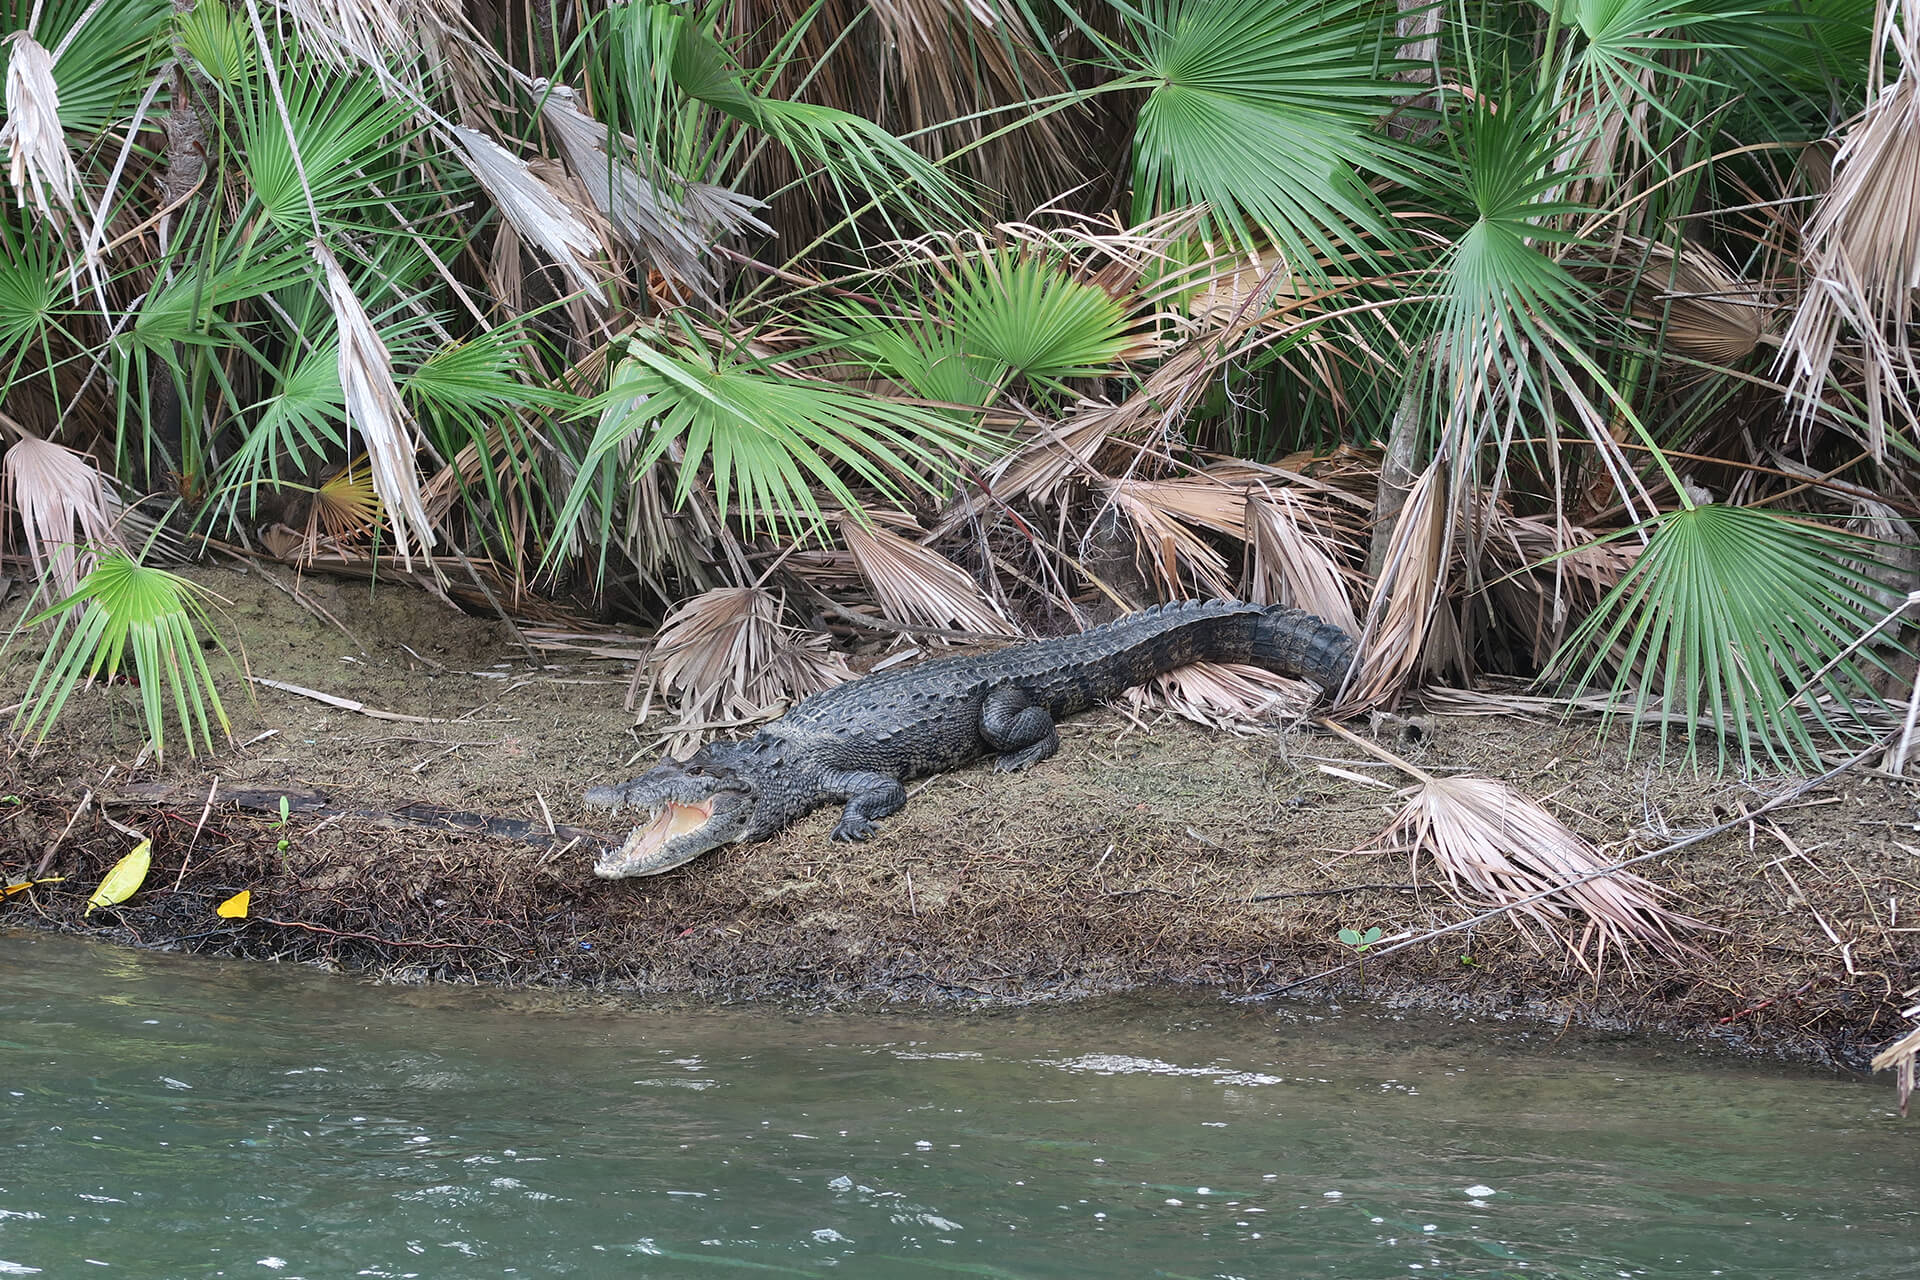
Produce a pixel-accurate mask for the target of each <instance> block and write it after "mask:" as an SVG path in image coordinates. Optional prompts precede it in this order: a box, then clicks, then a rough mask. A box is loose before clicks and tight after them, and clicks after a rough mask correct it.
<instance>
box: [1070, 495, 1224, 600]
mask: <svg viewBox="0 0 1920 1280" xmlns="http://www.w3.org/2000/svg"><path fill="white" fill-rule="evenodd" d="M1102 488H1103V489H1104V490H1105V491H1106V495H1107V500H1108V501H1109V502H1111V503H1112V504H1113V505H1114V507H1115V508H1117V509H1118V510H1119V512H1120V514H1121V515H1123V516H1125V517H1126V518H1127V523H1128V524H1130V525H1131V526H1133V536H1134V541H1135V543H1136V544H1137V547H1138V554H1137V555H1136V557H1135V558H1136V561H1137V562H1138V563H1139V565H1140V567H1141V569H1142V570H1143V571H1144V572H1147V573H1149V574H1151V576H1152V577H1153V578H1154V579H1155V580H1156V581H1157V583H1158V586H1159V590H1160V592H1161V594H1162V595H1163V596H1165V597H1167V598H1169V599H1176V600H1177V599H1180V598H1182V597H1184V596H1185V595H1186V594H1187V586H1186V580H1185V575H1186V574H1191V575H1192V577H1193V578H1194V580H1195V581H1196V582H1198V583H1199V584H1200V585H1201V586H1202V587H1204V588H1205V589H1206V591H1207V593H1208V594H1210V595H1216V596H1231V595H1233V594H1234V583H1233V578H1232V575H1231V574H1230V573H1229V572H1228V566H1227V558H1226V557H1225V556H1223V555H1221V554H1220V552H1219V550H1217V549H1216V548H1215V547H1214V546H1213V545H1212V544H1210V543H1209V542H1207V540H1206V539H1204V538H1202V537H1201V536H1200V535H1199V534H1197V533H1195V532H1194V531H1193V529H1192V528H1190V527H1189V524H1190V523H1191V524H1203V525H1206V526H1207V527H1216V528H1217V527H1218V526H1217V525H1213V524H1211V522H1210V521H1207V520H1204V519H1202V518H1200V516H1201V515H1211V516H1214V517H1220V518H1224V517H1225V513H1226V512H1227V511H1228V510H1230V509H1233V508H1237V509H1238V510H1239V511H1241V512H1243V513H1244V511H1245V510H1246V494H1245V491H1244V490H1233V489H1226V488H1219V489H1214V490H1212V491H1210V492H1208V493H1206V494H1201V493H1199V492H1197V491H1196V492H1186V491H1185V489H1183V488H1182V486H1180V485H1179V484H1178V482H1173V481H1153V480H1108V481H1105V482H1104V483H1103V485H1102ZM1188 488H1193V487H1192V486H1188ZM1169 490H1179V492H1175V493H1170V492H1169ZM1209 503H1211V504H1213V505H1211V506H1209ZM1196 513H1199V514H1196ZM1233 523H1234V524H1235V525H1237V526H1238V528H1239V531H1240V533H1242V534H1244V533H1245V531H1246V526H1245V523H1244V516H1242V517H1241V518H1239V519H1236V520H1234V521H1233ZM1183 569H1184V570H1185V574H1183V573H1182V570H1183Z"/></svg>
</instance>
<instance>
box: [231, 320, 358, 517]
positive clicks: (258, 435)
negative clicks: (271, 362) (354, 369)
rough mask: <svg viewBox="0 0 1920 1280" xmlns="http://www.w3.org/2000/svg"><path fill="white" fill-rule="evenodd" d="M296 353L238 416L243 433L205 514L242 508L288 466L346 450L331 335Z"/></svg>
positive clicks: (304, 466) (304, 465) (297, 468)
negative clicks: (261, 396)
mask: <svg viewBox="0 0 1920 1280" xmlns="http://www.w3.org/2000/svg"><path fill="white" fill-rule="evenodd" d="M314 336H315V338H316V340H317V341H318V342H319V345H316V346H308V347H304V348H302V349H300V350H299V352H298V353H297V354H295V355H294V356H293V357H292V358H291V359H289V360H287V361H286V362H285V363H284V364H283V366H282V367H281V368H280V369H278V370H276V371H275V377H274V383H273V390H272V393H271V394H269V395H268V396H266V397H265V398H264V399H262V400H261V401H260V402H259V403H257V404H255V405H253V406H252V407H251V408H250V409H249V410H248V411H247V412H246V413H245V414H243V415H241V416H242V420H243V422H244V423H245V430H244V432H243V433H242V434H241V437H240V442H239V444H238V446H237V447H235V449H234V450H233V453H232V454H231V456H229V457H228V458H227V460H226V462H225V464H224V465H223V466H222V468H221V471H220V483H219V490H218V496H217V497H216V499H215V501H214V503H213V506H212V508H211V509H210V510H209V512H208V517H209V518H210V519H217V518H218V517H219V513H220V511H221V510H223V509H226V510H232V511H235V512H237V511H238V510H239V509H240V504H241V501H242V499H243V498H244V499H245V501H246V504H247V509H248V510H249V511H250V510H252V509H253V504H254V502H255V501H256V500H257V499H258V497H259V494H260V487H261V486H262V485H263V484H264V485H270V486H278V485H279V484H280V483H281V479H282V471H283V468H284V467H285V466H287V465H288V464H291V466H292V468H293V470H294V472H295V474H300V473H303V472H306V471H308V470H310V469H311V468H315V467H317V466H319V464H320V463H321V462H322V461H323V460H325V459H326V458H329V457H337V456H339V455H340V454H342V453H344V452H345V451H346V447H347V442H346V436H345V434H344V431H343V427H344V425H345V423H346V418H347V406H346V394H345V392H344V391H342V390H341V387H340V347H339V343H338V339H337V337H336V336H335V335H334V334H332V333H326V334H320V333H316V334H315V335H314Z"/></svg>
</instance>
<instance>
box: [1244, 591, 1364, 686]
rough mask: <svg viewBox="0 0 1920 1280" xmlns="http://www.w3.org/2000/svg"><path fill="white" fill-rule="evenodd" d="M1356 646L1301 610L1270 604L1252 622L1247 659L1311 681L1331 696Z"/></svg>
mask: <svg viewBox="0 0 1920 1280" xmlns="http://www.w3.org/2000/svg"><path fill="white" fill-rule="evenodd" d="M1356 647H1357V646H1356V645H1355V643H1354V639H1353V637H1352V636H1350V635H1348V634H1347V633H1346V632H1344V631H1342V630H1341V629H1340V628H1339V627H1336V626H1334V625H1333V624H1331V623H1329V622H1323V621H1321V620H1320V619H1319V618H1317V617H1315V616H1314V615H1313V614H1310V613H1308V612H1306V611H1305V610H1304V609H1289V608H1287V607H1285V606H1283V605H1273V606H1270V607H1269V608H1267V609H1265V610H1263V611H1262V612H1261V614H1260V617H1259V618H1258V619H1257V620H1256V621H1255V622H1254V625H1253V652H1252V654H1251V655H1250V656H1249V659H1248V660H1249V661H1250V662H1252V663H1253V665H1255V666H1258V667H1265V668H1266V669H1267V670H1269V671H1277V672H1279V673H1280V674H1281V675H1286V676H1298V677H1300V678H1301V679H1305V680H1311V681H1313V682H1314V683H1315V684H1317V685H1319V686H1320V687H1321V688H1322V689H1325V690H1326V691H1327V692H1328V693H1329V694H1332V693H1336V692H1338V691H1339V688H1340V686H1341V685H1342V684H1344V683H1346V679H1347V673H1348V672H1349V671H1351V670H1352V669H1353V655H1354V650H1355V649H1356Z"/></svg>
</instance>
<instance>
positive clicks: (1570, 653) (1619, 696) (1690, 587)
mask: <svg viewBox="0 0 1920 1280" xmlns="http://www.w3.org/2000/svg"><path fill="white" fill-rule="evenodd" d="M1649 528H1650V529H1651V530H1652V536H1651V537H1650V538H1648V540H1647V544H1646V547H1645V549H1644V550H1643V551H1642V552H1641V553H1640V556H1639V558H1638V560H1637V561H1636V562H1635V563H1634V566H1633V568H1632V569H1630V570H1629V571H1628V572H1627V574H1626V575H1625V577H1623V578H1622V579H1621V580H1620V582H1619V583H1618V584H1617V585H1616V586H1615V587H1614V588H1613V589H1612V590H1611V591H1609V592H1608V593H1607V595H1606V598H1605V599H1603V600H1602V601H1601V602H1600V604H1599V606H1598V607H1597V608H1595V610H1594V611H1593V613H1592V614H1590V615H1589V616H1588V617H1587V618H1586V619H1585V620H1584V621H1583V622H1582V623H1581V624H1580V626H1579V627H1578V628H1577V629H1576V630H1575V631H1574V633H1573V634H1572V635H1571V636H1569V637H1568V639H1567V642H1566V644H1565V645H1563V646H1562V647H1561V649H1560V652H1559V653H1557V654H1556V655H1555V656H1554V659H1553V661H1552V663H1551V664H1550V670H1552V671H1554V672H1557V673H1559V674H1560V675H1561V676H1562V678H1565V677H1567V676H1569V675H1573V673H1574V672H1576V671H1577V672H1578V674H1577V675H1575V676H1573V679H1572V681H1571V682H1572V683H1573V684H1576V685H1580V686H1586V685H1591V684H1593V683H1594V682H1595V681H1596V680H1597V678H1598V677H1599V676H1600V674H1601V672H1602V671H1603V669H1605V668H1609V667H1610V668H1611V669H1612V670H1613V678H1612V685H1611V690H1610V696H1611V697H1612V698H1613V699H1614V700H1615V702H1616V703H1617V704H1619V705H1620V706H1622V707H1623V708H1625V707H1629V706H1630V707H1631V708H1632V710H1633V712H1634V713H1635V715H1636V719H1635V721H1634V733H1635V734H1637V732H1638V729H1639V720H1638V718H1637V717H1638V716H1640V715H1645V714H1649V713H1651V714H1656V715H1664V716H1665V717H1666V718H1668V719H1669V720H1670V721H1678V722H1681V723H1683V724H1685V725H1692V726H1702V725H1707V726H1711V727H1712V728H1714V729H1715V730H1717V731H1718V734H1719V742H1718V745H1717V751H1718V757H1719V762H1720V764H1721V765H1722V766H1724V765H1725V764H1726V762H1727V759H1728V754H1729V753H1728V745H1727V744H1728V742H1729V741H1732V742H1736V743H1738V745H1739V753H1740V763H1741V765H1742V767H1743V768H1745V769H1748V770H1751V769H1753V768H1754V767H1755V764H1756V763H1757V759H1758V757H1759V756H1760V755H1764V757H1765V758H1766V759H1767V760H1768V761H1769V762H1770V763H1772V764H1773V765H1775V766H1777V767H1781V768H1794V767H1796V766H1799V765H1803V764H1814V765H1817V763H1818V760H1819V753H1818V751H1817V750H1816V748H1815V745H1814V742H1813V738H1812V735H1811V731H1810V730H1809V727H1808V721H1809V720H1811V721H1812V722H1813V723H1814V724H1816V725H1818V726H1819V727H1821V728H1822V729H1824V730H1825V731H1827V732H1828V733H1830V734H1833V735H1834V736H1836V737H1840V738H1845V737H1848V736H1852V735H1857V733H1858V731H1859V726H1858V724H1857V722H1856V723H1849V722H1847V720H1846V719H1845V717H1844V716H1842V715H1838V714H1836V713H1835V708H1839V709H1846V708H1852V707H1859V706H1879V705H1880V699H1879V697H1878V695H1877V694H1876V693H1875V692H1874V690H1873V686H1872V684H1871V683H1870V682H1869V679H1868V672H1867V668H1868V667H1869V666H1871V665H1873V659H1872V658H1871V657H1865V658H1863V657H1861V656H1860V655H1859V654H1858V653H1856V654H1853V655H1850V656H1847V657H1842V656H1841V655H1842V653H1843V651H1845V650H1846V649H1847V648H1848V646H1849V645H1851V644H1852V643H1853V642H1854V641H1856V640H1857V639H1859V638H1860V637H1861V636H1862V635H1864V634H1866V633H1867V632H1868V631H1870V630H1872V629H1873V628H1874V627H1875V626H1876V625H1877V624H1879V623H1880V621H1881V620H1882V619H1883V618H1884V617H1885V615H1886V613H1887V608H1886V607H1885V606H1884V605H1883V604H1882V602H1881V596H1882V595H1884V594H1885V592H1886V582H1887V580H1888V577H1889V575H1890V574H1891V572H1892V570H1891V568H1890V567H1889V566H1888V565H1887V564H1886V563H1885V561H1884V559H1883V557H1882V556H1881V554H1880V552H1879V549H1878V544H1876V543H1874V542H1873V541H1872V540H1870V539H1867V538H1862V537H1860V536H1858V535H1855V534H1849V533H1845V532H1843V531H1840V530H1837V529H1833V528H1829V527H1827V526H1824V525H1817V524H1811V523H1807V522H1804V521H1800V520H1795V519H1791V518H1789V517H1787V516H1784V515H1780V514H1778V513H1776V512H1772V511H1767V510H1763V509H1759V508H1752V507H1729V506H1721V505H1708V506H1698V507H1691V508H1688V509H1685V510H1681V511H1674V512H1670V513H1668V514H1666V515H1663V516H1659V517H1656V518H1655V519H1654V520H1651V521H1648V522H1647V523H1646V524H1643V525H1639V526H1636V527H1635V528H1633V529H1629V530H1625V531H1623V532H1622V534H1621V535H1616V536H1627V535H1630V534H1634V533H1639V532H1642V531H1644V530H1647V529H1649ZM1821 693H1824V694H1826V695H1827V697H1828V698H1829V699H1830V700H1831V703H1832V706H1831V707H1830V706H1829V705H1828V704H1827V701H1825V700H1823V699H1821V698H1820V697H1818V694H1821ZM1663 747H1664V739H1663ZM1698 751H1699V743H1698V740H1697V738H1696V737H1693V736H1690V737H1689V739H1688V745H1687V755H1688V758H1689V759H1692V758H1694V757H1695V756H1696V755H1697V753H1698Z"/></svg>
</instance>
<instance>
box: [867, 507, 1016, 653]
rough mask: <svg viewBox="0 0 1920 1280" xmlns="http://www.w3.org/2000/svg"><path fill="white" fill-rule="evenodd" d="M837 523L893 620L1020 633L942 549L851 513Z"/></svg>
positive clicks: (875, 592)
mask: <svg viewBox="0 0 1920 1280" xmlns="http://www.w3.org/2000/svg"><path fill="white" fill-rule="evenodd" d="M838 524H839V528H840V537H841V538H842V539H843V540H844V541H845V542H846V544H847V549H848V550H849V551H851V552H852V553H853V561H854V563H855V564H856V565H858V566H859V569H860V575H861V576H862V577H863V578H865V579H866V580H867V585H868V586H870V587H872V588H873V594H874V597H875V598H876V599H878V600H879V602H880V609H881V612H883V613H885V614H886V616H887V617H889V618H892V619H893V620H894V621H895V622H908V623H919V624H921V625H923V626H929V627H952V628H955V629H957V630H961V631H976V632H980V633H982V634H985V635H1001V636H1014V635H1018V634H1020V632H1019V629H1018V628H1017V627H1015V626H1014V625H1013V624H1012V623H1011V622H1008V621H1007V619H1006V618H1005V617H1004V616H1002V615H1001V613H1000V611H999V610H998V609H997V608H995V607H994V605H993V602H992V601H990V600H988V599H987V597H986V596H985V595H984V594H983V593H982V592H981V590H980V587H979V584H977V583H976V582H974V580H973V578H972V577H971V576H970V575H969V574H968V573H967V572H966V570H964V569H962V568H961V567H960V566H959V565H957V564H955V563H954V562H953V561H951V560H949V559H947V558H946V557H945V556H943V555H941V554H940V553H939V552H937V551H933V550H931V549H929V548H927V547H923V546H921V545H920V544H919V543H917V542H912V541H909V540H908V539H906V538H903V537H901V536H900V535H899V534H897V533H894V532H892V531H891V530H888V529H883V528H881V527H880V526H879V525H868V526H863V525H862V524H861V523H860V522H859V521H857V520H855V519H853V518H852V517H842V518H841V519H840V520H839V521H838Z"/></svg>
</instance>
